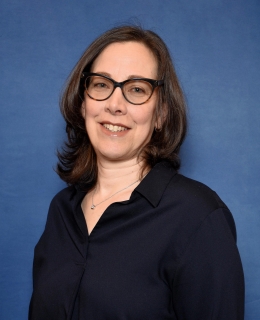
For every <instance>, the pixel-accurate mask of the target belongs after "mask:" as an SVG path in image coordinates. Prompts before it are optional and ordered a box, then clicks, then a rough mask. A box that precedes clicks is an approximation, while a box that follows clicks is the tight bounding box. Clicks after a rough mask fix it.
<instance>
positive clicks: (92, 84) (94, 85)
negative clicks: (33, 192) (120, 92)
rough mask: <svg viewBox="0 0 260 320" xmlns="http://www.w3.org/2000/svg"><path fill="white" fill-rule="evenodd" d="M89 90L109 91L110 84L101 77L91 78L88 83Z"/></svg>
mask: <svg viewBox="0 0 260 320" xmlns="http://www.w3.org/2000/svg"><path fill="white" fill-rule="evenodd" d="M88 89H89V90H95V91H105V90H110V89H111V83H110V81H109V80H107V79H105V78H102V77H91V78H90V81H89V86H88Z"/></svg>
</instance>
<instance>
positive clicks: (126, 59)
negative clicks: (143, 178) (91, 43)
mask: <svg viewBox="0 0 260 320" xmlns="http://www.w3.org/2000/svg"><path fill="white" fill-rule="evenodd" d="M91 72H94V73H99V74H103V75H106V76H108V77H110V78H112V79H114V80H115V81H117V82H121V81H124V80H127V79H131V78H134V77H135V78H136V77H138V78H150V79H157V62H156V59H155V57H154V55H153V54H152V52H151V51H150V50H149V49H148V48H147V47H146V46H145V45H143V44H142V43H138V42H122V43H113V44H110V45H109V46H107V47H106V48H105V49H104V50H103V51H102V52H101V54H100V55H99V56H98V57H97V59H96V60H95V61H94V63H93V66H92V69H91ZM156 102H157V89H156V90H155V92H154V93H153V95H152V97H151V98H150V99H149V100H148V101H147V102H146V103H144V104H142V105H133V104H131V103H129V102H128V101H126V99H125V98H124V96H123V94H122V91H121V89H120V88H116V89H115V91H114V93H113V94H112V95H111V97H110V98H108V99H107V100H104V101H95V100H93V99H91V98H90V97H89V96H88V95H87V94H86V93H85V100H84V102H83V104H82V115H83V117H84V119H85V125H86V130H87V133H88V136H89V138H90V141H91V144H92V146H93V147H94V149H95V152H96V154H97V157H98V159H102V158H103V159H106V160H110V161H115V160H117V161H118V160H120V161H122V160H130V159H136V158H137V156H138V153H139V152H140V150H141V149H142V148H143V147H144V146H145V145H146V144H147V143H148V142H149V141H150V139H151V136H152V133H153V130H154V127H155V119H154V118H155V117H154V114H155V112H154V111H155V107H156Z"/></svg>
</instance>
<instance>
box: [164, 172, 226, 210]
mask: <svg viewBox="0 0 260 320" xmlns="http://www.w3.org/2000/svg"><path fill="white" fill-rule="evenodd" d="M168 192H170V193H172V194H174V197H176V198H178V199H183V200H185V203H186V205H188V206H193V207H195V208H198V207H202V208H203V209H204V211H210V212H211V211H213V210H216V209H218V208H227V206H226V204H225V203H224V202H223V201H222V200H221V199H220V197H219V196H218V194H217V193H216V192H215V191H213V190H212V189H211V188H210V187H208V186H206V185H205V184H203V183H201V182H199V181H196V180H193V179H190V178H187V177H185V176H183V175H182V174H179V173H177V174H176V175H174V176H173V178H172V180H171V182H170V184H169V190H168Z"/></svg>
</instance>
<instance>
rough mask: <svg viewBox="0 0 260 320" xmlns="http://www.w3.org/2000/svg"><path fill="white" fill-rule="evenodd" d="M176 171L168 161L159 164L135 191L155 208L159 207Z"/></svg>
mask: <svg viewBox="0 0 260 320" xmlns="http://www.w3.org/2000/svg"><path fill="white" fill-rule="evenodd" d="M176 173H177V172H176V170H175V169H174V168H173V167H172V165H171V164H170V163H169V162H167V161H162V162H159V163H157V164H156V165H155V166H154V167H153V168H152V169H151V171H150V172H149V173H148V174H147V176H146V177H145V178H144V179H143V180H142V182H141V183H140V184H139V185H138V186H137V188H136V189H135V190H136V191H137V192H139V193H140V194H141V195H142V196H144V197H145V198H146V199H147V200H148V201H149V202H150V203H151V204H152V205H153V206H154V207H157V206H158V204H159V202H160V200H161V197H162V195H163V193H164V190H165V189H166V187H167V185H168V183H169V182H170V180H171V179H172V177H173V176H174V175H175V174H176Z"/></svg>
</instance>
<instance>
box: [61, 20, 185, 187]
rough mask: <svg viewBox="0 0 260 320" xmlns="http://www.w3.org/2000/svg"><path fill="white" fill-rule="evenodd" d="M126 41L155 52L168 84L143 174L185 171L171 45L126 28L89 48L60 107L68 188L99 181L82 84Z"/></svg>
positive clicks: (182, 126)
mask: <svg viewBox="0 0 260 320" xmlns="http://www.w3.org/2000/svg"><path fill="white" fill-rule="evenodd" d="M126 41H135V42H139V43H142V44H144V45H145V46H146V47H147V48H148V49H150V50H151V52H152V53H153V54H154V56H155V58H156V60H157V65H158V70H157V80H164V85H163V86H161V87H160V88H159V90H158V99H157V105H156V108H155V117H156V120H157V123H159V124H160V128H159V129H157V130H154V132H153V134H152V137H151V140H150V142H149V143H148V144H147V145H146V146H145V147H144V148H143V150H142V152H141V153H140V155H139V157H141V158H142V160H143V161H144V168H143V172H144V170H145V169H146V168H147V167H153V166H154V165H155V164H156V163H158V162H160V161H161V160H168V161H170V162H171V163H172V165H173V166H174V168H175V169H176V170H178V169H179V167H180V159H179V156H178V153H179V150H180V146H181V144H182V142H183V140H184V137H185V134H186V127H187V117H186V104H185V99H184V95H183V93H182V90H181V88H180V85H179V81H178V79H177V75H176V72H175V69H174V66H173V63H172V60H171V57H170V54H169V51H168V49H167V46H166V45H165V43H164V42H163V40H162V39H161V38H160V37H159V36H158V35H157V34H156V33H154V32H153V31H150V30H143V29H142V28H140V27H137V26H121V27H116V28H113V29H111V30H109V31H107V32H105V33H104V34H102V35H101V36H100V37H98V38H97V39H96V40H95V41H94V42H93V43H92V44H91V45H90V46H89V47H88V48H87V50H86V51H85V52H84V53H83V55H82V57H81V58H80V60H79V61H78V63H77V64H76V66H75V68H74V69H73V70H72V72H71V74H70V76H69V78H68V81H67V85H66V87H65V90H64V92H63V95H62V98H61V101H60V108H61V112H62V115H63V117H64V119H65V121H66V132H67V137H68V140H67V142H65V146H64V147H63V148H62V150H61V151H60V152H58V159H59V162H58V164H57V173H58V175H59V176H60V178H61V179H63V180H64V181H65V182H67V183H68V184H75V183H77V184H80V185H81V186H84V185H89V184H90V185H93V184H95V182H96V180H97V161H96V154H95V151H94V149H93V147H92V145H91V143H90V140H89V137H88V134H87V132H86V128H85V121H84V119H83V117H82V114H81V106H82V101H83V99H84V88H82V85H81V81H80V79H81V75H82V72H83V70H84V71H85V72H88V71H90V70H91V67H92V64H93V62H94V61H95V59H96V58H97V57H98V55H99V54H100V53H101V52H102V51H103V50H104V49H105V48H106V47H107V46H108V45H110V44H111V43H115V42H126Z"/></svg>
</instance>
